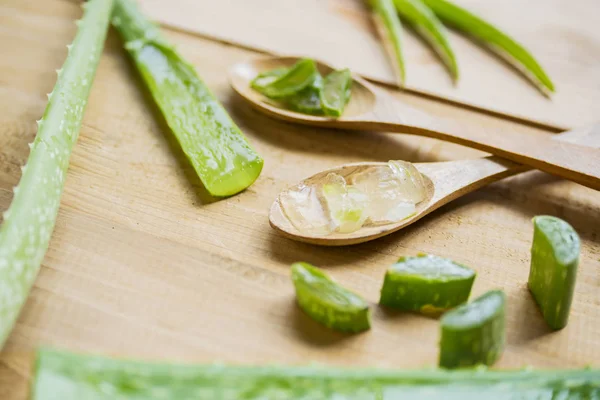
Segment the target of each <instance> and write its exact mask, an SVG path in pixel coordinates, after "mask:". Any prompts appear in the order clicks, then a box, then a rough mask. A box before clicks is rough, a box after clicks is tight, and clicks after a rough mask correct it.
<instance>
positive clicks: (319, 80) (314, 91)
mask: <svg viewBox="0 0 600 400" xmlns="http://www.w3.org/2000/svg"><path fill="white" fill-rule="evenodd" d="M322 88H323V77H322V76H321V74H318V75H317V76H316V77H315V80H314V81H313V83H312V84H310V85H309V86H308V87H306V88H304V89H302V90H301V91H300V92H298V93H296V94H294V95H291V96H289V97H286V98H284V99H283V101H284V103H285V105H286V106H287V107H288V108H289V109H290V110H293V111H297V112H300V113H303V114H311V115H323V104H322V103H321V90H322Z"/></svg>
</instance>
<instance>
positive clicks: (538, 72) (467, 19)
mask: <svg viewBox="0 0 600 400" xmlns="http://www.w3.org/2000/svg"><path fill="white" fill-rule="evenodd" d="M423 1H424V2H425V4H427V5H428V6H429V8H431V10H432V11H433V12H434V13H435V14H436V15H437V16H438V17H439V18H440V19H441V20H442V21H444V22H445V23H447V24H449V25H451V26H454V27H456V28H458V29H460V30H462V31H464V32H466V33H467V34H469V35H471V36H472V37H474V38H477V39H479V40H481V41H482V42H483V43H485V44H486V45H488V46H490V47H491V48H492V49H494V50H496V51H499V53H500V54H501V55H502V56H503V57H505V58H506V59H508V61H510V62H512V63H513V64H514V65H515V66H516V67H517V68H519V69H520V70H522V71H523V72H524V73H525V75H526V76H527V77H528V78H530V79H531V80H532V81H533V82H534V83H536V84H537V85H538V87H540V89H542V91H543V92H544V90H547V91H549V92H554V84H553V83H552V81H551V80H550V77H549V76H548V74H546V72H545V71H544V69H543V68H542V67H541V66H540V64H539V63H538V62H537V60H536V59H535V58H534V57H533V55H531V53H530V52H529V51H528V50H527V49H525V48H524V47H523V46H522V45H521V44H519V43H518V42H516V41H515V40H514V39H513V38H511V37H510V36H508V35H507V34H505V33H503V32H502V31H500V30H499V29H498V28H496V27H495V26H493V25H491V24H490V23H488V22H486V21H484V20H483V19H481V18H479V17H478V16H476V15H474V14H472V13H470V12H469V11H467V10H465V9H463V8H460V7H459V6H457V5H455V4H453V3H451V2H449V1H446V0H423ZM544 93H545V92H544Z"/></svg>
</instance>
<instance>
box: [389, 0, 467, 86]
mask: <svg viewBox="0 0 600 400" xmlns="http://www.w3.org/2000/svg"><path fill="white" fill-rule="evenodd" d="M394 4H395V5H396V10H397V11H398V13H399V14H400V16H401V17H402V18H404V19H405V20H406V21H407V22H408V23H409V24H410V25H411V26H412V27H413V28H414V29H415V31H416V32H417V33H418V34H419V35H421V36H422V37H423V38H424V39H425V40H426V41H427V42H428V43H429V44H430V45H431V47H432V48H433V49H434V51H435V52H436V54H437V55H438V56H439V57H440V58H441V60H442V61H443V62H444V64H445V65H446V68H447V69H448V72H450V75H451V76H452V79H454V80H455V81H456V80H458V77H459V71H458V63H457V61H456V55H455V54H454V50H453V49H452V44H451V43H450V39H449V38H448V31H447V30H446V28H445V27H444V25H443V24H442V22H441V21H440V20H439V19H438V18H437V17H436V15H435V14H434V12H433V11H431V9H429V7H427V6H426V5H425V3H423V0H394Z"/></svg>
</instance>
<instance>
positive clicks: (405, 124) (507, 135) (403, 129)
mask: <svg viewBox="0 0 600 400" xmlns="http://www.w3.org/2000/svg"><path fill="white" fill-rule="evenodd" d="M378 92H379V93H378V94H377V97H378V98H379V99H378V101H377V105H376V107H375V110H374V111H373V112H372V113H371V114H369V115H368V116H367V118H363V117H360V120H358V119H355V120H353V121H352V122H351V121H350V120H349V121H348V122H350V123H353V124H354V128H355V129H356V128H357V125H360V129H366V130H377V131H385V132H398V133H409V134H415V135H420V136H427V137H432V138H436V139H441V140H445V141H448V142H453V143H458V144H461V145H464V146H467V147H472V148H475V149H479V150H483V151H485V152H488V153H492V154H494V155H497V156H500V157H503V158H506V159H509V160H511V161H514V162H517V163H520V164H525V165H528V166H530V167H532V168H535V169H539V170H542V171H545V172H548V173H550V174H553V175H558V176H561V177H563V178H566V179H569V180H572V181H575V182H578V183H580V184H582V185H585V186H588V187H591V188H593V189H596V190H600V150H598V149H593V148H590V147H586V146H582V145H579V144H574V143H568V142H563V141H555V140H551V139H550V138H548V139H546V138H539V137H534V136H531V135H526V134H522V133H519V132H515V131H504V132H493V131H490V130H489V129H487V128H483V127H476V126H469V125H467V124H461V123H458V122H454V121H451V120H445V119H442V118H438V117H435V116H432V115H429V114H426V113H424V112H422V111H420V110H417V109H415V108H413V107H410V106H408V105H406V104H404V103H401V102H400V101H398V100H396V99H394V98H393V97H391V96H389V95H387V94H385V93H383V92H380V91H378ZM590 129H591V130H593V131H596V132H598V131H600V123H599V124H596V125H595V126H593V127H591V128H590Z"/></svg>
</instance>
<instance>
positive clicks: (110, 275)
mask: <svg viewBox="0 0 600 400" xmlns="http://www.w3.org/2000/svg"><path fill="white" fill-rule="evenodd" d="M80 13H81V10H80V7H79V6H78V5H76V4H75V2H70V1H66V0H5V1H3V2H2V4H1V5H0V54H2V57H0V211H4V210H5V209H6V208H8V205H9V203H10V200H11V193H12V190H11V189H12V187H13V186H14V185H15V184H16V183H17V182H18V180H19V177H20V168H19V167H20V166H21V165H22V164H23V163H24V162H25V160H26V158H27V155H28V146H27V143H29V142H31V141H32V139H33V138H34V136H35V133H36V124H35V120H36V119H38V118H39V117H40V115H41V114H42V112H43V110H44V107H45V104H46V93H47V92H49V91H50V90H51V89H52V87H53V85H54V82H55V79H56V75H55V73H54V70H55V69H57V68H59V67H60V66H61V64H62V62H63V60H64V58H65V55H66V48H65V45H66V44H67V43H70V41H71V40H72V37H73V35H74V32H75V25H74V24H73V20H74V19H76V18H77V17H78V16H79V15H80ZM166 34H167V35H168V36H169V38H170V39H171V40H172V41H173V42H174V43H177V44H178V46H179V48H180V50H181V52H182V53H183V54H184V55H185V56H186V57H187V58H188V59H189V60H190V61H191V62H192V63H193V64H194V65H195V66H196V67H197V70H198V72H199V73H200V74H201V76H202V77H203V78H204V79H205V81H206V82H207V83H208V85H209V86H210V87H211V88H212V89H213V90H214V91H215V93H216V94H217V95H218V97H219V98H220V99H221V100H222V101H223V102H224V104H225V106H226V108H227V109H228V110H229V111H230V112H231V115H232V117H233V118H234V120H235V121H236V122H237V123H238V124H239V125H240V126H241V128H242V129H243V131H244V132H245V133H246V134H247V136H248V138H249V140H250V141H251V142H252V144H253V145H254V146H255V148H256V149H257V150H258V151H259V152H260V153H261V154H262V155H263V157H264V158H265V168H264V171H263V173H262V175H261V177H260V178H259V179H258V181H257V182H256V183H255V184H254V185H253V186H252V187H251V188H250V189H248V190H247V191H245V192H244V193H242V194H240V195H238V196H235V197H232V198H229V199H226V200H221V201H216V202H214V201H211V200H210V199H209V198H207V196H206V195H205V193H204V192H203V189H202V187H201V185H200V183H199V181H198V179H197V178H195V177H194V174H193V171H192V168H191V167H190V165H188V163H187V162H186V161H185V159H184V158H183V157H182V154H181V151H180V150H179V149H178V148H177V146H176V145H174V144H173V140H172V139H171V134H170V133H169V131H168V129H166V127H165V125H164V123H163V122H162V121H161V120H160V118H158V113H157V112H156V109H155V107H154V106H153V105H152V103H151V101H149V99H148V96H147V94H146V92H145V89H144V87H143V86H142V85H141V84H140V80H139V79H138V77H137V75H136V73H135V71H134V70H133V68H132V67H131V65H130V63H129V60H128V59H127V57H126V54H125V52H124V51H123V49H122V47H121V43H120V41H119V40H118V38H117V36H116V35H115V33H114V32H111V33H110V35H109V39H108V42H107V46H106V50H105V52H104V55H103V58H102V61H101V65H100V67H99V70H98V74H97V76H96V81H95V85H94V88H93V91H92V95H91V98H90V101H89V104H88V109H87V111H86V116H85V120H84V125H83V128H82V132H81V137H80V139H79V142H78V144H77V146H76V147H75V151H74V154H73V156H72V160H71V161H72V162H71V167H70V170H69V173H68V178H67V182H66V187H65V191H64V195H63V199H62V207H61V210H60V213H59V217H58V222H57V225H56V230H55V232H54V235H53V237H52V242H51V244H50V249H49V251H48V253H47V255H46V258H45V260H44V264H43V267H42V270H41V272H40V275H39V277H38V279H37V282H36V284H35V287H34V288H33V290H32V292H31V295H30V297H29V300H28V302H27V304H26V306H25V308H24V310H23V312H22V314H21V317H20V318H19V321H18V324H17V326H16V329H15V330H14V331H13V333H12V335H11V337H10V339H9V341H8V343H7V345H6V346H5V348H4V350H3V351H2V353H1V355H0V398H1V399H6V400H13V399H24V398H25V396H26V392H27V385H28V381H29V379H30V377H31V372H30V371H31V362H32V358H33V355H34V351H35V349H36V347H38V346H40V345H51V346H58V347H61V348H66V349H70V350H75V351H81V352H94V353H102V354H111V355H120V356H128V357H136V358H146V359H159V360H173V361H175V360H178V361H189V362H214V361H222V362H230V363H244V364H251V363H260V364H264V363H285V364H306V363H312V362H318V363H325V364H331V365H344V366H379V367H419V366H423V365H432V364H435V362H436V358H437V351H438V348H437V342H438V321H436V320H434V319H428V318H424V317H421V316H418V315H412V314H390V313H387V312H384V311H383V310H382V309H380V308H379V307H378V306H377V305H376V303H377V300H378V292H379V288H380V286H381V283H382V278H383V275H384V271H385V270H386V268H387V267H388V266H389V265H390V264H391V263H393V262H394V261H395V259H396V258H397V257H399V256H402V255H412V254H416V253H417V252H428V253H434V254H438V255H440V256H445V257H451V258H453V259H455V260H456V261H459V262H461V263H464V264H466V265H469V266H472V267H473V268H474V269H476V270H477V272H478V277H477V279H476V282H475V286H474V293H473V294H474V296H476V295H479V294H481V293H483V292H485V291H486V290H489V289H492V288H502V289H504V290H505V291H506V293H507V295H508V301H509V307H508V316H507V318H508V322H507V330H508V337H507V341H508V343H507V349H506V352H505V354H504V357H503V358H502V360H501V361H500V362H499V363H498V364H497V366H498V367H521V366H524V365H533V366H538V367H580V366H583V365H585V364H589V363H596V364H597V363H598V360H600V308H599V307H600V246H599V242H600V224H599V223H598V219H599V214H600V195H599V193H598V192H595V191H592V190H590V189H587V188H584V187H582V186H579V185H576V184H573V183H570V182H565V181H562V180H559V179H556V178H553V177H551V176H548V175H545V174H542V173H539V172H530V173H526V174H524V175H522V176H518V177H515V178H512V179H508V180H506V181H503V182H500V183H498V184H494V185H491V186H489V187H487V188H485V189H483V190H480V191H478V192H476V193H473V194H470V195H468V196H465V197H464V198H461V199H459V200H457V201H455V202H454V203H452V204H450V205H448V206H446V207H444V208H442V209H441V210H438V211H437V212H435V213H433V214H432V215H430V216H428V217H426V218H425V219H423V220H421V221H420V222H418V223H416V224H415V225H413V226H412V227H410V228H408V229H405V230H403V231H401V232H399V233H397V234H394V235H391V236H388V237H386V238H383V239H381V240H377V241H374V242H371V243H367V244H363V245H358V246H352V247H347V248H321V247H315V246H310V245H304V244H299V243H296V242H293V241H290V240H287V239H283V238H281V237H279V236H278V235H277V234H276V233H275V232H274V231H273V230H272V229H271V228H270V227H269V224H268V219H267V211H268V209H269V206H270V204H271V202H272V201H273V200H274V199H275V197H276V196H277V194H278V193H279V192H280V191H281V190H282V189H284V188H285V187H287V186H288V185H290V184H292V183H295V182H297V181H298V180H300V179H302V178H304V177H306V176H309V175H311V174H313V173H315V172H317V171H319V170H321V169H325V168H329V167H332V166H335V165H339V164H342V163H346V162H356V161H370V160H378V161H386V160H389V159H406V160H410V161H438V160H449V159H460V158H468V157H477V156H480V155H481V153H479V152H476V151H473V150H469V149H465V148H462V147H460V146H456V145H451V144H447V143H443V142H439V141H436V140H431V139H425V138H418V137H411V136H406V135H397V134H396V135H392V134H375V133H370V132H342V131H330V130H322V129H312V128H306V127H299V126H293V125H289V124H284V123H281V122H277V121H274V120H272V119H269V118H267V117H264V116H262V115H260V114H258V113H256V112H255V111H252V110H251V109H250V108H249V107H248V106H247V105H245V104H243V103H242V101H241V100H240V99H239V98H237V97H236V96H235V95H234V94H233V93H232V90H231V89H230V88H229V86H228V83H227V77H226V74H225V71H226V69H227V68H228V67H229V66H231V65H232V64H234V63H236V62H239V61H242V60H245V59H247V58H249V57H254V56H256V54H255V53H253V52H251V51H248V50H242V49H240V48H236V47H233V46H228V45H225V44H222V43H217V42H213V41H209V40H206V39H200V38H198V37H195V36H192V35H187V34H184V33H180V32H174V31H168V30H166ZM499 90H501V88H500V89H499ZM395 95H397V96H398V97H400V98H402V100H403V101H406V102H408V103H410V104H412V105H414V106H417V107H420V108H422V109H424V110H427V111H428V112H431V113H433V114H436V115H440V116H444V117H451V118H456V119H458V120H463V121H469V122H474V123H480V124H483V125H486V126H489V127H493V128H497V129H515V130H519V131H520V132H522V133H523V134H524V135H525V134H527V135H549V134H551V133H549V132H546V131H542V130H539V129H537V128H533V127H528V126H526V125H522V124H517V123H515V122H511V121H508V120H503V119H498V118H494V117H491V116H488V115H485V114H483V113H476V112H473V111H469V110H466V109H462V108H459V107H456V106H452V105H448V104H444V103H441V102H435V101H432V100H431V99H426V98H420V97H417V96H414V95H409V94H405V93H397V94H395ZM537 214H552V215H557V216H559V217H562V218H565V219H566V220H568V221H569V222H570V223H571V224H572V225H573V226H574V227H575V228H576V229H577V231H578V232H579V233H580V235H581V237H582V241H583V249H582V259H581V266H580V270H579V278H578V283H577V288H576V294H575V300H574V304H573V309H572V313H571V319H570V323H569V325H568V327H567V328H566V329H564V330H562V331H560V332H554V333H551V332H549V331H548V329H547V328H546V327H545V324H544V322H543V320H542V318H541V316H540V313H539V311H538V309H537V308H536V306H535V304H534V302H533V300H532V298H531V296H530V295H529V294H528V291H527V289H526V281H527V276H528V271H529V248H530V245H531V238H532V226H531V218H532V217H533V216H534V215H537ZM298 260H305V261H308V262H311V263H314V264H315V265H318V266H321V267H324V268H326V269H327V271H328V272H329V273H330V274H331V275H332V276H333V277H335V279H337V280H339V281H340V282H341V283H343V284H344V285H347V286H348V287H350V288H352V289H354V290H356V291H357V292H360V293H362V294H363V295H364V296H365V297H366V298H367V299H368V300H369V301H370V302H371V303H373V307H372V308H373V328H372V329H371V331H369V332H367V333H364V334H360V335H355V336H346V335H341V334H338V333H334V332H331V331H328V330H326V329H324V328H322V327H321V326H319V325H317V324H316V323H315V322H313V321H312V320H310V319H308V318H307V317H306V316H305V315H303V313H302V312H301V311H300V310H299V309H298V308H297V307H296V305H295V303H294V293H293V287H292V285H291V282H290V279H289V265H290V263H292V262H294V261H298Z"/></svg>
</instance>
